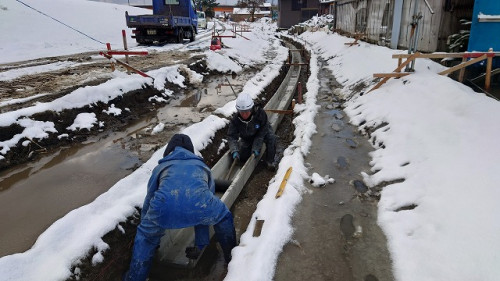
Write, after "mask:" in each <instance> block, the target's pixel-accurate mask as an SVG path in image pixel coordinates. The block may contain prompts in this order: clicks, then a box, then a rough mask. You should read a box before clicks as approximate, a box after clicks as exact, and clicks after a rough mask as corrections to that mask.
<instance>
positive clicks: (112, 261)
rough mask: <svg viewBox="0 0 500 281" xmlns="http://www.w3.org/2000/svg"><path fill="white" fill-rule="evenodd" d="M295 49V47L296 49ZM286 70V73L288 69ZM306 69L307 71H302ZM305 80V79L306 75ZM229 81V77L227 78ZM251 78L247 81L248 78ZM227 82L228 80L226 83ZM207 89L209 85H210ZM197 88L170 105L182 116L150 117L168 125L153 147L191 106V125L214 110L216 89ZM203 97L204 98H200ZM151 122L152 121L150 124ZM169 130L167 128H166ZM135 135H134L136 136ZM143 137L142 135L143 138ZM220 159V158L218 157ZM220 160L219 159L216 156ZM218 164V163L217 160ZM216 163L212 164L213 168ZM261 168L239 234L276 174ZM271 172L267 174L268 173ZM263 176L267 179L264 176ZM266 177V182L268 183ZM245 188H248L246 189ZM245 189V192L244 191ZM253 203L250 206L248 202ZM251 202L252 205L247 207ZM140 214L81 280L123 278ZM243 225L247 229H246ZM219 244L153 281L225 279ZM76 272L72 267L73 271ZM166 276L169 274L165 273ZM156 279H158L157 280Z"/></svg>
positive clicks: (114, 235)
mask: <svg viewBox="0 0 500 281" xmlns="http://www.w3.org/2000/svg"><path fill="white" fill-rule="evenodd" d="M294 48H295V47H294ZM283 69H285V70H286V67H284V68H283ZM302 69H304V68H302ZM285 74H286V72H283V74H280V75H279V76H278V77H276V78H275V80H274V81H273V82H271V83H270V85H269V86H268V87H266V89H265V91H264V93H265V98H263V100H268V99H269V98H270V96H271V95H272V93H274V92H275V91H276V90H277V88H278V86H279V85H280V83H281V81H283V79H284V76H285ZM304 75H305V73H304V71H303V72H302V75H301V76H304ZM304 77H305V76H304ZM228 78H229V77H228ZM247 79H248V78H247ZM237 80H238V81H239V82H238V81H234V80H232V82H233V87H235V88H234V90H235V91H237V92H239V91H238V90H239V89H238V85H237V84H240V85H243V84H244V82H245V79H244V78H243V77H240V78H237ZM305 80H306V78H302V80H301V82H302V83H304V82H305ZM224 81H226V79H225V78H224V77H219V78H216V79H215V80H214V81H213V82H211V83H212V84H211V85H213V86H214V85H217V84H218V83H219V82H222V83H223V82H224ZM226 82H227V81H226ZM207 87H208V86H207ZM198 91H199V90H198V89H193V91H192V92H191V93H189V94H186V95H185V98H184V99H183V100H177V101H173V102H171V104H170V106H175V107H176V109H179V110H180V111H179V114H175V113H173V112H172V111H169V110H159V111H158V112H157V114H156V116H152V117H149V119H151V118H153V119H154V120H156V121H157V122H163V123H165V130H164V132H165V131H166V132H165V133H164V135H162V134H158V135H155V136H154V137H153V138H152V139H151V140H152V141H153V143H152V145H153V146H154V143H156V140H158V142H161V140H162V139H163V141H164V140H165V139H168V138H169V135H168V134H169V133H170V134H171V132H172V131H175V128H173V127H172V128H171V127H170V125H174V124H170V122H168V120H172V118H174V119H179V118H180V117H181V116H182V115H184V112H188V111H190V110H189V108H190V107H193V108H194V107H195V108H194V109H195V110H196V108H197V109H198V110H197V111H198V113H196V114H195V115H193V116H194V118H193V120H191V121H189V122H188V123H190V122H196V120H195V119H198V118H202V116H204V115H205V114H210V112H211V111H212V110H213V107H212V106H210V104H211V101H210V102H209V101H208V100H210V99H211V98H212V97H211V96H212V95H211V91H214V89H211V88H210V87H208V95H207V94H206V93H205V92H204V91H203V90H202V92H201V93H198ZM217 95H219V96H221V98H222V99H226V98H230V99H234V93H233V91H232V90H231V89H230V87H223V88H222V92H220V90H219V92H218V93H217ZM200 96H201V99H200ZM150 122H151V121H150ZM283 122H288V124H287V125H286V126H285V128H284V129H283V128H278V130H277V134H278V135H280V137H279V145H278V152H279V153H282V152H283V149H284V148H285V147H286V146H288V143H287V142H289V141H290V140H291V139H289V137H288V136H290V135H293V125H292V124H291V116H286V117H285V118H284V120H283V121H282V123H283ZM186 125H187V124H183V126H186ZM167 127H168V128H167ZM140 131H142V129H140V130H138V131H137V133H136V135H137V137H136V138H137V139H139V135H142V133H140ZM225 132H226V130H225V129H223V130H221V132H218V133H217V134H216V136H215V137H214V139H213V140H212V142H213V144H214V146H215V148H216V149H215V150H214V151H212V152H210V149H208V150H209V151H202V154H203V155H204V158H205V159H207V162H209V163H213V162H212V160H213V159H212V158H213V157H212V156H217V154H219V153H220V152H218V150H217V147H218V145H219V143H220V142H221V141H222V139H223V138H225ZM282 134H284V135H287V136H286V137H284V138H282V137H281V135H282ZM134 135H135V134H134ZM128 138H130V136H127V137H125V138H123V142H122V146H123V145H125V146H128V145H130V143H133V142H134V140H131V142H129V141H127V139H128ZM141 138H142V136H141ZM219 157H220V155H219ZM215 158H217V157H215ZM214 161H216V160H214ZM211 165H213V164H210V166H211ZM260 166H261V165H258V166H257V167H256V169H255V172H254V175H255V173H259V177H258V178H259V179H260V180H261V182H260V183H259V184H257V186H256V189H257V190H258V191H256V192H254V191H251V192H247V191H244V192H242V193H245V194H242V195H241V196H240V198H241V197H243V198H244V200H241V202H242V203H239V201H240V199H239V198H238V199H237V201H236V202H235V205H238V204H241V205H243V206H240V207H239V210H240V211H236V210H234V209H233V210H234V212H235V221H237V220H239V221H240V222H241V223H242V224H241V225H240V226H237V228H238V229H237V233H238V235H240V234H241V233H242V232H243V231H244V230H245V228H246V225H247V224H248V222H246V224H245V221H247V220H249V218H248V217H249V216H251V214H252V213H253V210H254V209H255V206H256V203H257V202H258V201H259V200H260V198H261V197H262V195H263V193H262V191H265V186H266V185H267V183H268V182H269V180H270V179H271V178H272V176H273V175H274V174H273V173H271V172H268V171H267V170H265V169H264V171H262V169H261V167H260ZM266 173H268V174H266ZM262 174H264V175H265V176H262ZM252 178H253V176H252V177H251V178H250V180H249V181H252ZM266 178H267V180H265V179H266ZM245 189H246V188H245ZM245 189H244V190H245ZM249 202H250V203H249ZM248 203H249V204H248ZM237 212H240V213H239V214H236V213H237ZM138 214H139V213H138V212H137V213H136V214H135V215H134V216H132V217H130V218H129V220H128V221H127V223H121V224H120V227H121V228H123V229H124V230H125V235H124V234H123V233H122V232H121V231H120V230H119V229H118V228H117V229H115V230H114V231H112V232H110V233H108V234H106V235H105V236H104V237H103V240H104V241H105V242H106V243H108V244H109V245H110V250H108V251H106V252H105V253H104V256H105V258H104V262H103V263H101V264H98V265H96V266H93V265H92V262H91V260H90V259H91V257H92V254H93V252H92V251H90V252H89V255H88V258H85V259H83V260H82V261H81V262H80V264H79V265H78V271H79V272H80V273H79V274H78V280H119V279H120V277H121V274H122V273H123V272H124V271H125V270H126V269H127V268H128V265H129V262H130V254H131V250H132V243H133V238H134V236H135V231H136V227H137V224H138V222H139V216H138ZM243 224H244V226H243ZM216 247H217V246H216V244H215V243H213V244H211V245H210V247H209V248H208V249H207V250H206V251H205V253H204V254H203V256H202V258H201V260H200V261H199V262H198V265H197V266H196V267H195V268H194V269H190V270H185V269H179V268H169V269H168V272H165V271H167V269H165V270H161V272H155V271H154V270H153V271H152V272H151V277H150V280H222V279H223V278H224V276H225V274H226V272H225V270H226V268H225V267H224V262H223V259H222V257H221V256H218V253H219V251H217V250H216V249H217V248H216ZM74 269H76V267H75V268H73V269H72V271H73V270H74ZM165 273H167V274H165ZM76 278H77V275H74V276H73V277H72V278H70V279H69V280H76ZM155 278H156V279H155Z"/></svg>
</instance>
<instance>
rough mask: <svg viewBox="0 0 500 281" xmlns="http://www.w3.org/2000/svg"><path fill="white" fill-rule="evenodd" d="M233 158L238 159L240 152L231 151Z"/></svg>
mask: <svg viewBox="0 0 500 281" xmlns="http://www.w3.org/2000/svg"><path fill="white" fill-rule="evenodd" d="M233 160H240V153H238V151H235V152H233Z"/></svg>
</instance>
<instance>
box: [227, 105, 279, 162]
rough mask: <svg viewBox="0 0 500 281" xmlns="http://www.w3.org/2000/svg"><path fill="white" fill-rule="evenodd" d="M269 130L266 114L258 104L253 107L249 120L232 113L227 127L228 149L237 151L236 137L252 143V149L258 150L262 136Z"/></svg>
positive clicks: (260, 146) (262, 140)
mask: <svg viewBox="0 0 500 281" xmlns="http://www.w3.org/2000/svg"><path fill="white" fill-rule="evenodd" d="M269 132H270V125H269V122H268V120H267V114H266V112H265V111H264V109H262V107H260V106H255V107H254V108H253V112H252V115H251V116H250V118H249V120H247V121H245V120H243V119H242V118H241V116H240V115H239V114H238V113H236V114H234V115H233V117H232V119H231V122H230V123H229V129H228V140H229V151H230V152H231V153H233V152H234V151H239V146H238V138H241V139H242V140H243V141H244V142H245V143H247V144H251V145H252V151H260V149H261V148H262V143H263V142H264V137H265V136H266V134H268V133H269Z"/></svg>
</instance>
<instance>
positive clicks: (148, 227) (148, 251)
mask: <svg viewBox="0 0 500 281" xmlns="http://www.w3.org/2000/svg"><path fill="white" fill-rule="evenodd" d="M193 152H194V148H193V143H192V142H191V139H190V138H189V136H187V135H183V134H176V135H174V136H173V137H172V139H171V140H170V142H169V143H168V145H167V148H166V149H165V152H164V153H163V158H162V159H161V160H160V161H159V162H158V166H156V167H155V169H154V170H153V172H152V175H151V177H150V179H149V183H148V191H147V195H146V198H145V200H144V205H143V208H142V212H141V222H140V224H139V226H138V228H137V234H136V236H135V240H134V248H133V253H132V260H131V262H130V268H129V271H128V272H127V273H126V275H125V276H124V280H134V281H138V280H141V281H143V280H146V278H147V277H148V274H149V270H150V267H151V263H152V261H153V256H154V254H155V251H156V248H157V247H158V245H159V244H160V239H161V237H162V236H163V234H164V232H165V230H166V229H177V228H185V227H191V226H194V227H195V247H188V249H186V254H187V257H188V258H193V259H195V258H197V257H198V256H199V254H200V253H201V250H202V249H203V248H204V247H205V246H206V245H208V244H209V238H210V237H209V229H208V228H209V226H210V225H213V226H214V230H215V236H216V237H217V240H218V241H219V244H220V246H221V248H222V250H223V252H224V259H225V260H226V262H227V263H229V261H230V260H231V250H232V249H233V247H235V246H236V232H235V229H234V223H233V216H232V214H231V212H230V211H229V209H228V208H227V207H226V205H225V204H224V203H223V202H222V201H221V200H220V199H219V198H218V197H216V196H215V195H214V189H215V184H214V179H213V178H212V174H211V171H210V169H209V168H208V166H207V165H206V164H205V163H204V162H203V160H202V159H201V158H200V157H198V156H196V155H195V154H194V153H193Z"/></svg>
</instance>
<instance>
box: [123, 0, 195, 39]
mask: <svg viewBox="0 0 500 281" xmlns="http://www.w3.org/2000/svg"><path fill="white" fill-rule="evenodd" d="M125 18H126V21H127V26H128V27H129V28H133V30H132V38H135V40H136V41H137V43H139V44H144V45H156V44H164V43H167V42H172V41H173V42H176V43H182V42H183V41H184V38H186V39H189V41H191V42H192V41H194V40H195V38H196V34H197V33H198V16H197V14H196V9H195V5H194V3H193V0H153V14H152V15H137V16H132V15H129V14H128V12H125Z"/></svg>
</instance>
